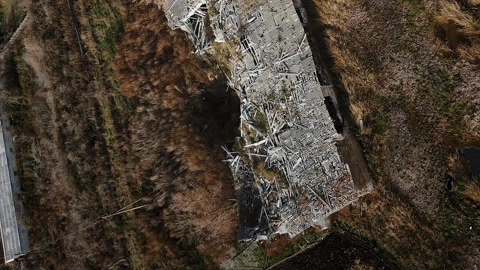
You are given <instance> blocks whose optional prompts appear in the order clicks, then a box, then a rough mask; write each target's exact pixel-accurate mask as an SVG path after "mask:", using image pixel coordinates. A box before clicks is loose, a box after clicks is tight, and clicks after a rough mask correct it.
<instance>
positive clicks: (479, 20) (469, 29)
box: [435, 0, 480, 61]
mask: <svg viewBox="0 0 480 270" xmlns="http://www.w3.org/2000/svg"><path fill="white" fill-rule="evenodd" d="M438 6H439V8H438V13H437V14H436V16H435V22H436V24H437V27H438V29H437V32H438V35H439V37H440V38H441V39H443V40H445V42H446V43H447V45H448V46H449V47H450V48H451V49H452V50H454V51H456V52H458V53H459V54H460V55H461V56H462V57H463V58H465V59H467V60H469V61H478V60H479V59H480V45H479V44H480V16H479V13H478V11H477V12H475V10H474V9H478V8H479V7H480V4H479V3H478V1H468V4H467V6H465V7H464V8H462V7H461V4H460V3H459V2H457V1H446V0H442V1H439V2H438Z"/></svg>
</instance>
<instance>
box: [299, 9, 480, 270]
mask: <svg viewBox="0 0 480 270" xmlns="http://www.w3.org/2000/svg"><path fill="white" fill-rule="evenodd" d="M450 2H451V1H450ZM438 3H440V2H438ZM304 4H305V5H306V6H307V8H308V9H307V10H308V11H309V19H310V21H311V22H312V24H311V25H309V27H314V30H313V33H315V37H314V38H315V39H316V40H317V41H318V42H321V43H322V46H324V47H325V48H326V49H327V50H328V54H327V57H326V58H325V59H324V60H326V61H331V63H332V64H333V66H334V68H333V69H331V70H330V71H332V72H333V74H334V75H333V78H334V80H336V82H338V85H339V86H341V88H342V89H343V90H345V92H346V94H347V96H348V101H349V103H348V106H349V107H350V111H351V113H352V114H353V118H354V120H355V122H356V123H357V125H358V126H359V127H360V131H361V135H362V136H361V139H362V142H363V146H364V148H365V151H366V154H367V160H368V162H369V165H370V168H371V169H372V172H373V174H374V177H375V179H376V183H375V184H374V186H375V189H376V191H375V192H374V193H373V194H370V195H367V196H365V197H364V198H362V199H361V201H360V204H356V205H354V206H353V207H352V209H351V211H350V213H347V214H345V213H343V214H340V215H339V219H338V220H337V223H336V224H337V225H338V226H341V227H342V226H344V227H345V228H348V229H349V230H353V231H356V232H359V233H360V234H361V235H365V236H367V238H369V239H373V240H375V241H376V242H377V243H379V244H380V245H381V246H382V247H384V248H385V249H386V250H387V251H388V252H390V253H391V254H393V255H394V257H395V258H396V259H397V260H398V261H399V262H400V263H401V264H402V265H403V266H404V267H405V268H407V269H416V268H435V267H445V265H447V264H448V265H452V266H454V265H455V266H456V267H460V268H461V267H467V266H468V265H469V264H470V265H471V264H474V263H478V260H476V258H477V255H478V254H479V252H480V251H479V250H478V248H476V246H475V244H473V243H478V241H479V238H478V236H475V237H473V236H471V235H470V231H469V230H468V228H469V226H466V225H465V224H466V223H468V222H470V219H469V217H466V216H464V215H467V214H465V213H468V215H475V214H474V213H475V211H473V209H474V207H473V206H472V204H470V203H469V202H467V201H466V200H465V198H466V197H465V196H464V194H463V191H462V190H463V187H462V185H463V184H468V183H469V182H468V180H466V178H463V177H461V176H460V175H457V174H456V173H453V174H452V173H450V172H452V171H455V169H452V168H453V167H451V166H449V162H448V156H449V155H452V154H454V153H455V149H456V148H461V147H463V146H465V145H470V144H475V143H478V141H479V139H480V138H479V137H478V132H477V131H474V129H472V128H471V126H472V125H473V126H477V125H478V117H477V118H475V115H476V114H474V113H473V112H475V111H478V110H479V109H480V106H479V101H480V99H479V96H478V95H477V92H478V91H476V90H474V89H475V85H478V80H479V74H478V72H476V71H475V70H476V68H475V66H474V65H472V64H469V63H468V62H467V61H464V59H465V58H464V57H465V55H460V52H459V55H458V56H457V57H452V55H453V54H452V53H451V50H452V49H451V48H448V47H447V48H444V50H447V51H450V54H448V55H447V54H440V53H438V51H437V50H438V48H439V46H438V45H437V44H438V40H437V38H436V37H435V35H434V29H433V28H432V25H433V24H434V21H435V20H438V18H437V17H436V15H438V14H436V15H434V16H432V14H433V13H435V12H434V11H440V10H441V9H440V8H439V6H436V4H437V2H435V3H433V2H431V1H387V0H377V1H361V0H358V1H345V0H311V1H304ZM471 4H474V3H471ZM449 5H450V6H449V7H450V9H447V8H445V9H444V10H443V12H444V13H446V14H447V13H448V12H450V13H451V14H450V15H448V16H447V15H445V16H446V17H444V19H443V20H444V21H449V22H452V23H453V24H455V25H457V24H458V25H459V26H456V27H457V28H456V29H457V30H458V31H460V32H461V34H462V35H464V36H465V37H466V36H467V35H468V39H471V40H473V39H476V35H477V29H478V28H477V27H478V26H477V25H476V24H477V23H478V21H475V17H474V15H473V13H471V12H470V11H465V10H464V9H461V10H460V11H461V12H459V11H458V10H457V7H456V6H455V4H449ZM452 5H453V11H452V10H451V9H452ZM432 6H434V7H435V8H438V9H435V8H431V7H432ZM447 11H448V12H447ZM465 14H467V15H465ZM472 18H473V19H472ZM317 33H318V34H317ZM475 44H478V42H472V43H471V44H468V43H465V44H460V45H462V46H467V45H468V47H462V46H460V45H459V46H458V47H457V49H456V50H457V51H460V50H464V51H465V53H466V52H467V51H468V50H471V52H470V54H471V57H470V60H471V59H473V56H474V55H475V50H476V49H474V45H475ZM445 56H447V57H448V58H444V57H445ZM467 74H468V75H467ZM449 173H450V174H451V175H454V177H455V181H454V182H455V184H454V185H455V190H454V191H453V192H451V193H448V192H447V191H446V187H447V185H446V183H447V181H446V179H447V176H448V175H449ZM465 188H466V192H467V193H465V195H467V194H468V195H467V196H473V197H475V192H476V190H475V188H472V187H470V185H469V184H468V185H466V186H465ZM472 207H473V208H472ZM458 209H461V210H458ZM468 215H467V216H468ZM467 234H468V235H470V236H468V237H467V236H466V235H467ZM465 239H474V240H469V241H467V240H465ZM411 250H414V252H410V251H411ZM447 256H448V258H449V259H448V260H447V259H442V258H446V257H447ZM460 264H461V265H462V266H459V265H460Z"/></svg>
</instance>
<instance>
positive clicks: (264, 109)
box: [164, 0, 371, 239]
mask: <svg viewBox="0 0 480 270" xmlns="http://www.w3.org/2000/svg"><path fill="white" fill-rule="evenodd" d="M164 7H165V11H166V15H167V18H168V20H169V22H170V25H171V27H172V28H174V29H175V28H181V29H182V30H184V31H185V32H186V33H187V35H188V36H189V38H190V39H191V40H192V42H193V43H194V44H195V48H196V53H199V54H203V53H209V51H212V50H215V48H214V46H212V44H213V43H214V42H225V43H227V44H228V45H229V46H230V48H231V49H232V50H233V51H235V52H236V54H237V55H240V57H239V58H238V59H237V58H233V57H232V58H231V59H230V61H231V63H228V64H229V65H230V66H232V67H233V68H232V69H231V70H230V72H231V74H230V78H229V79H230V84H231V87H232V88H234V89H236V90H237V93H238V94H239V97H240V100H241V127H240V128H241V138H240V140H239V143H238V147H237V148H238V149H236V150H235V151H236V152H229V153H228V156H229V158H228V160H229V162H230V167H231V169H232V173H233V175H234V179H235V182H236V183H235V185H236V189H237V193H238V201H239V202H238V204H239V213H240V238H241V239H251V238H256V239H265V238H267V237H269V236H271V235H275V234H285V233H287V234H289V235H290V236H291V237H293V236H295V235H298V234H299V233H301V232H302V231H304V230H305V229H307V228H309V227H311V226H319V227H325V226H326V221H327V219H328V217H329V216H330V215H331V214H332V213H334V212H336V211H338V210H340V209H342V208H343V207H345V206H347V205H349V204H350V203H352V202H353V201H355V200H357V198H358V197H359V196H360V195H363V194H365V193H367V192H369V191H371V190H367V189H363V190H358V189H357V188H356V187H355V185H354V183H353V180H352V176H351V173H350V170H349V167H348V165H347V164H346V163H344V162H343V161H342V159H341V157H340V155H339V154H338V150H337V147H336V142H337V141H338V140H341V139H342V136H341V135H340V134H338V133H337V132H336V130H335V128H334V124H333V121H332V119H331V118H330V115H329V112H328V110H327V108H326V105H325V102H324V99H325V98H324V96H323V95H322V90H321V87H322V86H321V85H320V82H319V81H318V75H317V73H316V66H315V63H314V60H313V57H312V51H311V49H310V46H309V44H308V41H307V38H306V34H305V32H304V29H303V25H302V22H301V21H300V19H299V15H298V14H297V12H296V10H295V8H294V6H293V3H292V1H291V0H277V1H268V0H255V1H240V0H220V1H208V0H171V1H166V2H165V6H164ZM299 13H300V14H301V15H302V16H306V15H305V14H304V13H303V14H302V13H301V12H299ZM207 17H208V20H207ZM302 20H303V22H305V21H306V20H307V18H306V17H305V18H303V19H302ZM207 22H209V25H207ZM210 30H211V31H212V32H213V35H214V36H215V37H214V40H207V34H206V33H207V31H210ZM259 209H260V210H259ZM244 215H250V216H249V217H248V218H247V217H245V216H244ZM252 218H253V219H255V220H256V222H252V220H251V219H252Z"/></svg>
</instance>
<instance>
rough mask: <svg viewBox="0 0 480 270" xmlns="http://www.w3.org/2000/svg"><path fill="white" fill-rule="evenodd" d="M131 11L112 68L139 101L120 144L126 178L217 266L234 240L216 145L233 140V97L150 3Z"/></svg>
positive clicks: (227, 176) (229, 188) (228, 183)
mask: <svg viewBox="0 0 480 270" xmlns="http://www.w3.org/2000/svg"><path fill="white" fill-rule="evenodd" d="M132 11H134V12H135V14H138V16H135V15H133V16H132V17H130V19H129V20H128V22H127V24H126V28H125V36H124V39H123V41H122V42H121V43H120V45H119V50H118V54H117V56H116V72H117V74H118V78H119V81H120V87H121V91H122V92H123V93H125V94H126V95H128V96H130V97H132V98H136V99H138V103H139V105H138V107H137V110H136V111H135V113H134V115H133V118H132V120H131V123H130V127H129V136H128V140H127V141H124V147H123V149H124V150H125V151H126V152H125V153H126V154H127V153H129V161H128V163H129V164H131V165H130V166H131V167H130V170H131V173H132V175H133V181H135V182H136V183H138V184H142V185H143V186H145V187H146V188H147V189H151V191H152V192H154V193H156V202H157V207H158V208H159V209H158V211H159V212H160V213H161V220H162V223H163V224H164V225H163V226H164V228H165V230H166V231H167V232H168V235H170V236H171V237H173V238H175V239H182V241H185V242H188V243H191V244H193V246H194V247H195V248H197V249H198V250H199V251H200V252H201V253H202V254H203V255H204V256H206V257H207V258H208V259H211V260H213V261H214V262H215V264H220V263H221V262H222V261H223V260H225V259H227V258H229V257H231V256H233V252H234V243H235V238H236V207H235V204H233V203H232V202H229V199H233V198H235V194H234V190H233V179H232V177H231V173H230V170H229V169H228V167H227V166H226V165H225V164H223V163H222V162H221V160H222V158H223V154H222V152H221V149H220V145H221V144H222V143H224V142H226V141H228V140H232V139H233V136H234V130H235V126H231V124H232V123H236V122H238V121H237V120H236V119H235V118H236V117H238V115H236V113H233V114H232V113H231V110H232V108H235V109H234V110H236V108H238V104H237V103H236V102H238V101H235V99H236V97H235V96H232V94H233V95H234V93H228V92H225V90H226V85H225V84H223V83H222V81H219V80H218V79H214V78H212V76H209V74H210V73H211V72H212V70H210V67H209V64H208V63H206V62H204V61H203V60H200V59H199V58H197V56H195V55H194V54H193V53H192V51H193V48H192V45H191V44H190V43H189V41H188V40H187V39H186V38H185V35H184V34H183V33H182V32H181V31H172V30H170V28H169V27H168V25H167V24H166V18H165V17H164V15H163V14H162V13H161V12H160V11H159V10H158V8H156V7H154V6H153V5H139V6H131V9H130V12H132ZM140 14H141V15H140ZM213 72H214V73H220V72H219V71H213ZM212 79H213V80H212ZM232 121H233V122H232Z"/></svg>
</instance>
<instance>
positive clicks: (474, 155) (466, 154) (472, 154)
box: [458, 147, 480, 177]
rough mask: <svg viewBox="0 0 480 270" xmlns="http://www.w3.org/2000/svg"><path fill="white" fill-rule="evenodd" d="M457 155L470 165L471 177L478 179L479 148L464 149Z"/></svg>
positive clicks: (479, 174) (479, 173)
mask: <svg viewBox="0 0 480 270" xmlns="http://www.w3.org/2000/svg"><path fill="white" fill-rule="evenodd" d="M458 154H459V155H460V156H461V157H463V158H464V159H466V160H467V161H468V162H469V163H470V172H471V173H472V176H473V177H480V148H473V147H470V148H464V149H462V150H458Z"/></svg>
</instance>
